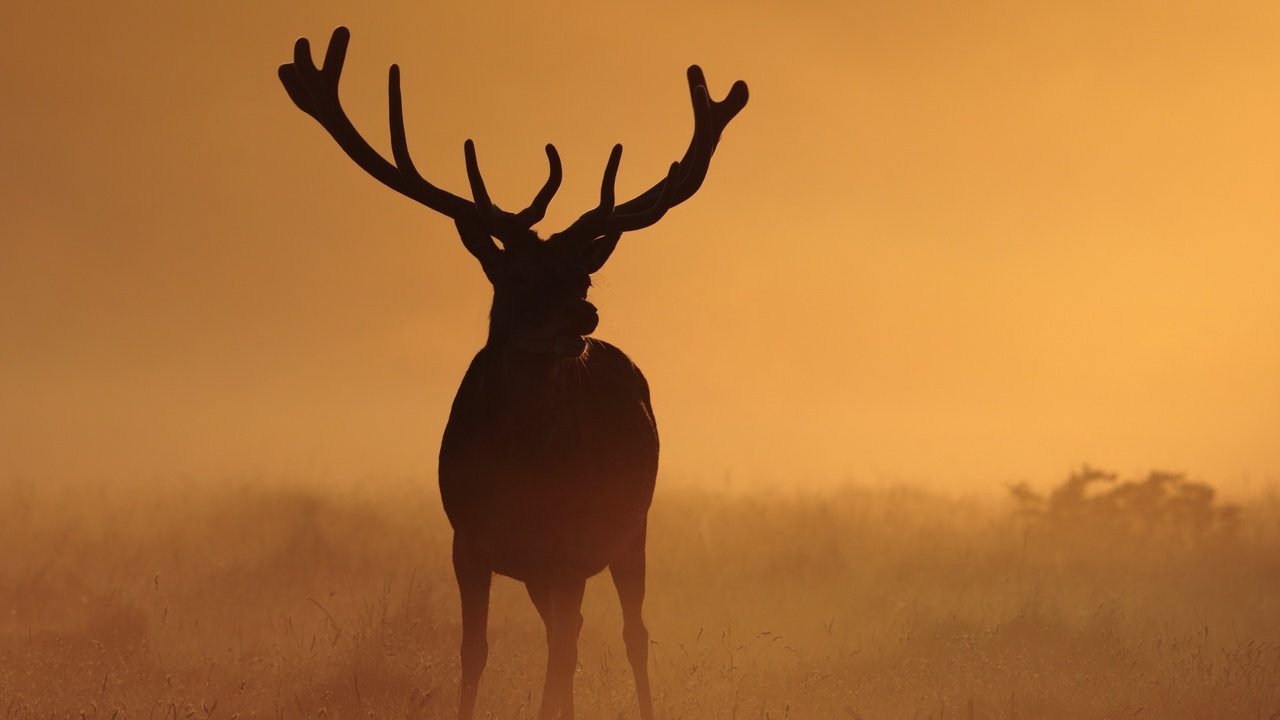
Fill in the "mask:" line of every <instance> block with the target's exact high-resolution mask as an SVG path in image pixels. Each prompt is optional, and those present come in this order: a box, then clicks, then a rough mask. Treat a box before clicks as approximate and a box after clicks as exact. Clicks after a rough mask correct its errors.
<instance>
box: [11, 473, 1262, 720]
mask: <svg viewBox="0 0 1280 720" xmlns="http://www.w3.org/2000/svg"><path fill="white" fill-rule="evenodd" d="M667 485H668V487H665V488H663V489H661V490H660V492H659V496H658V498H657V499H656V500H655V503H654V507H653V511H652V514H651V530H650V546H649V563H650V575H649V577H650V580H649V597H648V601H647V605H646V608H647V610H646V615H647V618H648V624H649V628H650V631H651V633H652V636H653V646H652V650H651V663H652V670H653V673H654V683H655V703H656V706H657V710H658V714H659V717H661V718H669V719H672V720H674V719H676V718H691V719H692V718H772V719H779V718H845V719H850V718H851V719H853V720H857V719H859V718H863V719H865V720H876V719H879V718H921V719H923V718H936V719H941V718H967V717H973V718H1158V719H1175V718H1206V719H1209V718H1269V719H1273V720H1274V719H1275V718H1280V501H1277V499H1276V498H1275V496H1274V495H1265V494H1264V495H1259V496H1258V497H1255V498H1253V499H1250V500H1246V501H1243V503H1242V504H1241V505H1240V506H1239V507H1238V509H1236V510H1235V511H1230V510H1224V509H1221V507H1220V506H1219V505H1214V504H1213V500H1212V499H1210V500H1209V504H1205V503H1204V502H1201V503H1200V505H1199V506H1198V507H1199V508H1200V510H1205V509H1206V508H1208V509H1209V510H1211V511H1212V513H1213V514H1211V515H1205V514H1204V513H1200V514H1196V512H1189V513H1182V514H1178V512H1175V511H1176V504H1173V503H1172V501H1170V502H1169V503H1165V504H1164V505H1161V506H1160V507H1161V508H1162V510H1161V512H1163V513H1164V514H1163V515H1161V516H1160V517H1161V518H1163V519H1159V520H1158V521H1157V520H1156V519H1152V518H1153V517H1154V516H1146V515H1141V514H1137V510H1134V508H1136V507H1138V506H1137V505H1134V504H1133V503H1132V502H1131V503H1130V504H1129V505H1125V506H1124V507H1123V508H1122V509H1121V510H1116V509H1115V506H1109V507H1111V510H1109V511H1107V512H1110V513H1111V514H1107V513H1106V512H1103V510H1102V509H1100V508H1101V506H1090V505H1088V504H1083V505H1082V504H1079V503H1077V505H1076V506H1070V503H1066V504H1064V502H1065V501H1064V500H1063V498H1064V497H1065V498H1066V499H1067V500H1071V497H1067V496H1069V495H1071V493H1070V492H1069V491H1068V492H1066V494H1065V495H1064V494H1063V493H1062V492H1060V493H1058V495H1056V496H1053V497H1050V496H1048V495H1047V494H1045V495H1044V497H1040V498H1037V497H1035V496H1033V495H1032V494H1031V493H1029V492H1028V491H1027V489H1026V488H1022V489H1020V490H1019V493H1020V494H1019V496H1018V497H1020V498H1021V500H1018V499H1016V498H1014V497H1013V496H1009V497H1008V498H992V499H990V500H985V501H973V500H958V499H951V498H945V497H940V496H937V495H933V494H929V493H926V492H921V491H912V490H909V489H901V488H898V489H866V488H846V489H842V490H839V491H833V492H830V493H826V494H822V495H817V494H810V495H805V494H782V495H777V494H767V493H740V494H728V493H716V492H708V491H694V490H679V489H674V488H671V487H669V486H670V485H671V483H667ZM1063 487H1064V488H1065V487H1066V485H1064V486H1063ZM1060 490H1061V488H1060ZM1055 498H1056V499H1055ZM1082 498H1085V496H1084V495H1079V496H1078V497H1075V500H1077V501H1081V499H1082ZM1200 499H1201V500H1204V498H1203V497H1201V498H1200ZM0 502H2V503H3V505H2V506H0V507H2V508H3V511H4V512H3V521H2V522H0V547H3V548H4V554H3V557H4V562H3V564H2V565H0V712H3V713H4V715H3V718H4V719H5V720H9V719H10V718H61V717H71V718H115V719H117V720H120V719H123V718H171V719H173V720H184V719H188V718H195V719H199V720H210V719H212V718H218V719H219V720H223V719H233V720H234V719H239V720H248V719H249V718H302V717H309V718H316V717H322V716H323V717H327V718H353V717H360V718H384V717H390V718H403V717H424V718H436V717H440V718H446V717H451V716H452V713H453V706H454V700H455V692H456V682H457V658H456V647H457V644H458V631H459V628H458V611H457V607H456V605H457V598H456V590H455V588H454V584H453V578H452V572H451V569H450V566H449V564H448V547H449V542H448V541H449V530H448V526H447V523H446V522H445V521H444V518H443V515H442V513H441V512H440V510H439V499H438V496H437V494H436V491H435V489H434V487H433V486H432V484H431V483H429V482H427V481H417V482H408V481H378V482H374V481H370V482H368V483H366V484H365V485H363V486H361V487H359V488H357V489H352V488H342V489H339V488H334V487H332V486H321V485H308V484H306V483H297V482H293V483H290V482H273V483H268V482H257V481H247V480H241V481H229V482H228V483H227V484H226V485H224V486H221V487H210V486H205V485H197V484H187V483H171V484H152V485H147V486H143V485H141V484H140V485H137V486H133V487H123V486H113V487H83V486H77V487H70V486H57V487H42V486H41V485H40V484H38V483H35V482H19V481H9V482H6V483H3V484H2V485H0ZM1126 502H1127V501H1126ZM1055 503H1056V504H1055ZM1113 505H1114V504H1113ZM1124 508H1128V509H1127V510H1125V509H1124ZM1148 510H1150V508H1148ZM1193 510H1194V508H1193ZM1144 512H1145V511H1144ZM584 615H585V616H586V624H585V627H584V630H583V634H582V642H581V656H580V657H581V666H580V670H579V674H578V678H577V702H578V708H579V717H582V718H618V717H624V718H631V717H635V716H636V715H637V711H636V708H635V699H634V694H633V690H632V686H631V677H630V670H629V668H628V666H627V664H626V660H625V655H624V653H623V652H622V642H621V619H620V613H619V611H618V609H617V603H616V599H615V597H614V595H613V590H612V587H611V585H610V584H609V582H608V580H607V578H605V577H598V578H595V579H593V580H592V581H591V582H590V583H589V584H588V587H587V599H586V605H585V608H584ZM490 617H491V625H490V647H491V650H490V656H489V665H488V669H487V670H486V673H485V676H484V680H483V681H482V684H481V697H480V703H479V713H478V714H479V716H480V717H494V718H527V717H532V716H534V714H535V713H536V709H537V702H538V692H539V689H540V687H541V677H542V664H543V661H544V647H543V630H542V627H541V625H540V622H539V620H538V618H537V616H536V614H535V613H534V611H533V608H532V607H531V605H530V604H529V602H528V599H527V598H526V596H525V594H524V592H523V588H522V587H520V586H519V585H517V584H516V583H514V582H512V581H509V580H499V581H498V582H497V583H496V584H495V587H494V598H493V607H492V610H491V615H490Z"/></svg>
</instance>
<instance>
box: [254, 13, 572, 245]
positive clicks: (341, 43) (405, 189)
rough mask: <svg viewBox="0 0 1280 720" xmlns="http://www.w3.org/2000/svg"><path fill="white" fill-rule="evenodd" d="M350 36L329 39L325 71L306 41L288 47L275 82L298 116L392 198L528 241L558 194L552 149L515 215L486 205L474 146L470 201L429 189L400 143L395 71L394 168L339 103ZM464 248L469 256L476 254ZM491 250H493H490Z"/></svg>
mask: <svg viewBox="0 0 1280 720" xmlns="http://www.w3.org/2000/svg"><path fill="white" fill-rule="evenodd" d="M350 41H351V32H350V31H349V30H347V29H346V28H345V27H338V28H337V29H335V30H334V31H333V37H331V38H330V39H329V48H328V50H327V51H326V52H325V56H324V65H323V66H322V67H320V68H317V67H316V66H315V63H314V61H313V60H312V59H311V45H310V43H309V42H308V41H307V39H306V38H299V39H298V41H297V43H295V44H294V47H293V62H292V63H287V64H285V65H281V66H280V71H279V75H280V82H281V83H283V84H284V89H285V90H286V91H287V92H288V93H289V97H290V98H291V99H292V100H293V103H294V104H295V105H297V106H298V108H299V109H300V110H302V111H303V112H305V113H306V114H308V115H310V116H311V117H313V118H315V119H316V121H317V122H319V123H320V126H321V127H323V128H324V129H325V130H327V131H328V132H329V134H330V135H332V136H333V139H334V140H335V141H337V143H338V147H340V148H342V150H343V152H345V153H346V154H347V155H348V156H349V157H350V158H351V159H352V160H354V161H355V162H356V164H357V165H359V166H360V167H361V168H362V169H363V170H364V171H365V172H367V173H369V174H370V175H372V176H373V177H374V178H376V179H377V180H378V181H379V182H381V183H382V184H383V185H386V186H387V187H389V188H391V189H392V190H395V191H396V192H398V193H400V194H402V195H404V196H406V197H408V198H411V199H413V200H416V201H418V202H419V203H422V204H423V205H426V206H427V207H429V208H431V209H432V210H435V211H436V212H438V213H441V214H443V215H446V216H448V217H450V218H453V219H454V220H455V221H456V222H458V223H459V224H460V225H465V224H469V223H479V224H480V225H481V226H482V227H483V228H484V229H485V231H487V232H488V233H489V234H490V235H491V236H493V237H496V238H498V239H499V240H502V241H503V244H504V245H508V244H509V243H512V242H522V241H526V240H529V239H532V238H533V237H535V236H533V234H532V233H531V231H530V229H529V228H530V227H532V226H533V224H534V223H536V222H538V221H539V220H541V219H542V217H543V215H545V214H546V211H547V205H548V204H550V203H551V198H552V197H553V196H554V195H555V193H556V190H558V189H559V188H560V179H561V169H560V156H559V154H557V153H556V149H555V147H554V146H552V145H547V163H548V164H549V165H550V172H549V174H548V177H547V182H546V183H545V184H544V185H543V186H542V190H540V191H539V192H538V194H537V196H536V197H535V198H534V199H533V203H532V204H530V205H529V207H527V208H525V209H524V210H522V211H520V212H518V213H510V212H507V211H505V210H502V209H500V208H499V207H498V206H497V205H495V204H493V202H492V201H491V200H490V199H489V194H488V192H487V191H486V190H485V186H484V178H483V177H481V175H480V166H479V163H478V162H477V161H476V151H475V145H474V143H472V142H471V141H470V140H467V142H466V145H465V146H464V149H465V153H466V162H467V178H468V180H469V181H470V183H471V194H472V198H473V199H472V200H466V199H464V198H461V197H458V196H457V195H454V194H453V193H451V192H449V191H447V190H443V189H441V188H438V187H436V186H435V185H432V184H431V183H430V182H428V181H427V180H426V178H424V177H422V175H421V174H420V173H419V172H418V170H417V168H416V167H414V164H413V159H412V158H411V157H410V156H409V145H408V142H407V141H406V139H405V131H404V109H403V105H402V102H401V98H400V68H399V67H398V66H396V65H392V66H391V70H390V72H389V73H388V79H387V96H388V106H389V108H388V109H389V112H388V114H389V116H390V124H391V153H392V157H393V158H394V160H395V162H394V163H392V162H390V161H388V160H387V159H386V158H384V157H383V156H382V155H381V154H380V153H379V152H378V151H377V150H374V149H373V147H372V146H370V145H369V143H368V142H367V141H366V140H365V139H364V138H363V137H362V136H361V135H360V133H359V131H357V130H356V128H355V126H354V125H352V123H351V120H350V119H349V118H348V117H347V113H346V111H345V110H343V109H342V103H341V102H340V101H339V99H338V80H339V79H340V78H341V75H342V64H343V62H344V61H345V59H346V55H347V45H348V43H349V42H350ZM472 245H473V243H471V242H468V243H467V247H468V249H471V250H472V252H477V250H478V248H473V247H472ZM494 249H496V248H494Z"/></svg>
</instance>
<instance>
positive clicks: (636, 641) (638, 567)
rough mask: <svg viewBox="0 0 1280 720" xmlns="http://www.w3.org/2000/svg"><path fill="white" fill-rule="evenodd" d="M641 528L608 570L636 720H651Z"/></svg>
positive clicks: (651, 708) (642, 531)
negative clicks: (632, 688)
mask: <svg viewBox="0 0 1280 720" xmlns="http://www.w3.org/2000/svg"><path fill="white" fill-rule="evenodd" d="M645 529H646V528H645V527H644V526H642V527H641V528H640V532H639V533H637V534H636V538H635V540H633V541H632V543H631V545H630V546H629V547H628V548H627V549H626V551H624V552H623V553H622V555H621V556H620V557H619V558H618V559H617V560H615V561H614V562H613V564H611V565H610V566H609V574H610V575H612V576H613V585H614V587H616V588H617V589H618V600H619V601H620V602H621V603H622V639H623V642H624V643H625V644H626V646H627V660H628V661H629V662H630V663H631V671H632V673H634V674H635V678H636V699H637V700H638V701H639V702H640V719H641V720H653V696H652V693H651V692H650V689H649V630H648V628H646V627H645V626H644V617H643V615H642V613H641V606H643V605H644V569H645V568H644V546H645Z"/></svg>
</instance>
